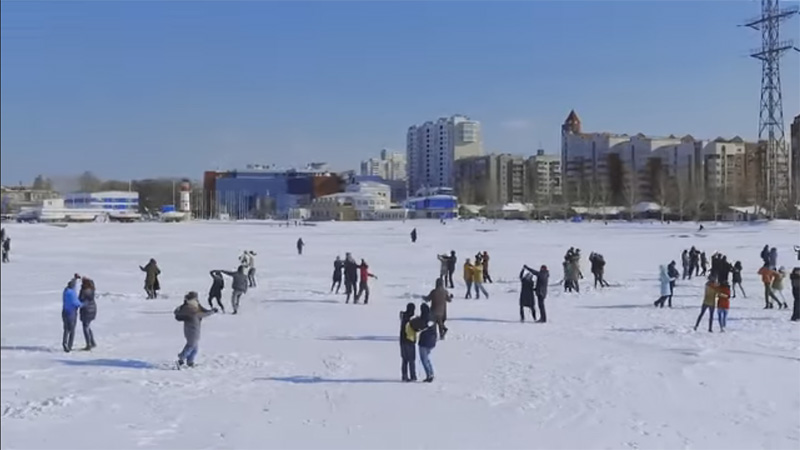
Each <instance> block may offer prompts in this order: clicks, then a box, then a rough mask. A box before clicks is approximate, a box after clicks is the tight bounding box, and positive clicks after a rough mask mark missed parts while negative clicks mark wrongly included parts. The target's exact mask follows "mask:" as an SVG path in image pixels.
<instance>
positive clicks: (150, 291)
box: [139, 258, 161, 300]
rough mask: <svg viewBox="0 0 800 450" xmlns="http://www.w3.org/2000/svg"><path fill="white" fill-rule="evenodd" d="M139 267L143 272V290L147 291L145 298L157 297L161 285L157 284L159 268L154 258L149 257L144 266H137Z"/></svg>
mask: <svg viewBox="0 0 800 450" xmlns="http://www.w3.org/2000/svg"><path fill="white" fill-rule="evenodd" d="M139 269H140V270H141V271H142V272H144V273H145V277H144V291H145V292H147V299H148V300H152V299H154V298H156V297H158V290H159V288H160V287H161V286H159V285H158V275H160V274H161V269H159V268H158V264H157V263H156V260H155V259H152V258H151V259H150V261H149V262H148V263H147V265H146V266H144V267H142V266H139Z"/></svg>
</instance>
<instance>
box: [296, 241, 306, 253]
mask: <svg viewBox="0 0 800 450" xmlns="http://www.w3.org/2000/svg"><path fill="white" fill-rule="evenodd" d="M305 246H306V244H305V242H303V238H299V239H297V254H298V255H302V254H303V247H305Z"/></svg>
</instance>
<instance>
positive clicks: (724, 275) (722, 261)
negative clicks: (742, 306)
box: [717, 255, 733, 284]
mask: <svg viewBox="0 0 800 450" xmlns="http://www.w3.org/2000/svg"><path fill="white" fill-rule="evenodd" d="M717 265H718V267H717V280H718V281H717V282H718V283H719V284H722V282H723V281H724V282H725V283H728V278H729V277H730V275H731V271H732V270H733V266H732V265H731V263H729V262H728V257H727V256H725V255H720V256H719V261H718V262H717Z"/></svg>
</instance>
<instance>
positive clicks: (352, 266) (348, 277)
mask: <svg viewBox="0 0 800 450" xmlns="http://www.w3.org/2000/svg"><path fill="white" fill-rule="evenodd" d="M357 281H358V263H357V262H356V260H355V259H353V255H351V254H350V253H347V254H346V255H345V259H344V289H345V294H347V299H346V300H345V303H349V302H350V295H353V297H354V298H355V295H356V282H357Z"/></svg>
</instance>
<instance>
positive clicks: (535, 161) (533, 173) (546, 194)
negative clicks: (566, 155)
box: [525, 149, 562, 206]
mask: <svg viewBox="0 0 800 450" xmlns="http://www.w3.org/2000/svg"><path fill="white" fill-rule="evenodd" d="M525 166H526V169H525V174H526V177H525V182H526V189H525V193H526V196H525V202H526V203H533V204H534V205H536V206H539V205H545V204H552V203H553V202H554V201H558V200H559V199H560V198H561V194H562V192H561V158H559V157H558V156H557V155H548V154H545V152H544V150H541V149H540V150H537V151H536V155H534V156H531V157H530V158H528V159H527V160H526V161H525Z"/></svg>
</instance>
